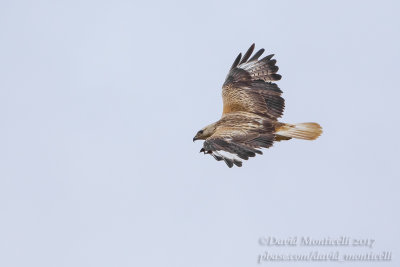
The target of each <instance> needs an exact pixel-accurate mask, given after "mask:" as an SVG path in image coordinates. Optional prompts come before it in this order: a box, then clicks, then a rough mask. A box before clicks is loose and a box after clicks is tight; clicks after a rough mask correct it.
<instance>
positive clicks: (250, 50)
mask: <svg viewBox="0 0 400 267" xmlns="http://www.w3.org/2000/svg"><path fill="white" fill-rule="evenodd" d="M254 46H255V44H252V45H251V46H250V48H249V49H248V50H247V52H246V54H244V56H243V58H242V60H241V61H240V63H239V65H240V64H242V63H244V62H246V61H247V60H248V59H249V57H250V56H251V54H252V53H253V51H254Z"/></svg>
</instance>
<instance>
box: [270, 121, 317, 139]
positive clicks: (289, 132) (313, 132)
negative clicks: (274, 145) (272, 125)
mask: <svg viewBox="0 0 400 267" xmlns="http://www.w3.org/2000/svg"><path fill="white" fill-rule="evenodd" d="M321 134H322V127H321V126H320V125H319V124H318V123H315V122H303V123H295V124H289V123H282V124H280V125H279V126H278V127H277V130H276V135H277V136H282V137H283V138H281V139H282V140H285V139H290V138H297V139H304V140H315V139H317V138H318V137H319V136H320V135H321ZM285 137H286V138H285Z"/></svg>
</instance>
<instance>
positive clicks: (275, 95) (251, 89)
mask: <svg viewBox="0 0 400 267" xmlns="http://www.w3.org/2000/svg"><path fill="white" fill-rule="evenodd" d="M253 51H254V44H253V45H252V46H251V47H250V48H249V49H248V51H247V52H246V53H245V54H244V56H243V57H242V55H241V54H239V55H238V57H237V58H236V59H235V61H234V63H233V65H232V67H231V69H230V71H229V73H228V76H227V77H226V80H225V82H224V84H223V86H222V98H223V112H222V117H221V119H220V120H219V121H217V122H215V123H212V124H210V125H208V126H206V127H204V128H203V129H202V130H200V131H198V133H197V134H196V136H195V137H194V138H193V140H199V139H202V140H205V141H204V144H203V148H202V149H201V150H200V152H204V153H205V154H210V155H212V156H213V157H214V158H215V159H216V160H218V161H224V162H225V163H226V164H227V165H228V166H229V167H232V166H233V165H236V166H238V167H241V166H242V160H247V159H248V158H249V157H254V156H255V155H256V154H262V151H261V150H260V149H261V148H269V147H271V146H272V145H273V143H274V141H281V140H289V139H291V138H298V139H306V140H314V139H316V138H318V136H320V135H321V133H322V128H321V127H320V126H319V124H317V123H298V124H286V123H281V122H278V121H277V119H278V118H280V117H281V116H282V114H283V110H284V108H285V100H284V99H283V98H282V97H281V94H282V91H281V90H280V89H279V87H278V86H277V85H276V84H275V83H273V82H274V81H278V80H280V79H281V75H279V74H277V71H278V69H279V68H278V66H276V65H275V64H276V60H275V59H272V57H273V56H274V55H268V56H266V57H264V58H262V59H260V60H259V58H260V56H261V55H262V54H263V52H264V49H261V50H259V51H258V52H257V53H255V54H254V56H252V57H251V54H252V53H253ZM250 57H251V58H250Z"/></svg>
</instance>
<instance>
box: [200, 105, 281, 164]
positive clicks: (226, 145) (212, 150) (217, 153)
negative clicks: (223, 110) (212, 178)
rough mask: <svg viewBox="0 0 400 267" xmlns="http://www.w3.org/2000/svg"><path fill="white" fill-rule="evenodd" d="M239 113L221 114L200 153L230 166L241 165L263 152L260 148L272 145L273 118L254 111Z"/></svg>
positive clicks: (273, 136)
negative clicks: (216, 125) (223, 115)
mask: <svg viewBox="0 0 400 267" xmlns="http://www.w3.org/2000/svg"><path fill="white" fill-rule="evenodd" d="M242 114H243V113H242V112H236V113H231V114H228V115H226V116H225V117H223V118H222V119H221V120H220V121H219V122H218V123H219V125H218V128H217V130H216V131H215V133H214V134H213V135H212V136H210V137H209V138H207V139H206V140H205V141H204V144H203V148H202V149H201V150H200V152H204V153H205V154H211V155H212V156H213V157H214V158H215V159H216V160H218V161H222V160H223V161H224V162H225V163H226V164H227V165H228V167H229V168H231V167H232V166H233V165H234V164H235V165H236V166H238V167H241V166H242V160H247V159H249V158H250V157H255V156H256V154H262V152H261V150H260V149H261V148H269V147H271V146H272V144H273V142H274V140H275V134H274V129H275V126H274V123H273V121H271V120H269V119H267V118H262V117H260V116H257V115H255V114H254V115H253V114H250V113H247V114H248V115H246V116H243V115H242Z"/></svg>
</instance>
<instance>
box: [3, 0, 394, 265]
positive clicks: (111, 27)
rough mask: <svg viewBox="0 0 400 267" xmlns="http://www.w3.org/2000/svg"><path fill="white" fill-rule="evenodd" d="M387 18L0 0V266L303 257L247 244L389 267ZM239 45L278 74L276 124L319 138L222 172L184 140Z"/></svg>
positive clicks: (319, 11)
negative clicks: (278, 243) (319, 130)
mask: <svg viewBox="0 0 400 267" xmlns="http://www.w3.org/2000/svg"><path fill="white" fill-rule="evenodd" d="M399 7H400V5H399V4H398V2H397V1H246V2H243V1H242V2H237V1H219V2H216V1H201V3H199V2H192V3H190V2H188V1H180V2H179V1H154V2H150V1H148V2H147V3H146V4H144V3H139V2H138V3H135V2H133V1H118V0H117V1H8V0H2V1H1V2H0V123H1V125H2V127H1V129H2V130H1V131H0V211H1V217H0V265H1V266H8V267H11V266H40V267H45V266H74V267H77V266H84V267H88V266H96V267H100V266H164V267H167V266H171V267H180V266H185V267H187V266H210V267H217V266H218V267H221V266H230V267H239V266H258V264H257V258H258V255H259V254H261V253H263V252H264V251H266V250H268V251H271V252H274V251H275V252H276V251H281V252H285V253H297V252H299V251H309V250H310V249H303V248H300V247H299V248H280V249H279V248H278V249H277V248H269V247H262V246H260V245H259V243H258V240H259V238H260V237H262V236H276V237H282V238H285V237H290V236H298V237H301V236H311V237H316V238H317V237H333V238H334V237H338V236H340V235H347V236H350V237H356V238H373V239H375V240H376V241H375V245H374V248H373V249H367V248H345V249H343V248H341V249H339V250H340V252H341V253H344V252H370V251H373V252H376V253H378V252H380V251H384V250H387V251H392V253H393V260H392V262H387V263H384V265H383V263H371V266H398V264H399V263H398V257H399V256H400V249H399V244H398V242H399V241H398V240H399V237H400V235H399V234H400V230H399V227H398V225H400V218H399V214H398V207H399V201H400V196H399V185H400V182H399V179H400V175H399V174H400V173H399V170H398V160H399V156H398V153H399V148H400V142H399V139H398V136H397V135H398V133H399V131H400V127H399V118H398V114H399V111H400V108H399V105H398V99H399V97H400V93H399V91H400V88H399V82H398V77H399V65H398V64H399V61H400V52H399V51H400V50H399V47H400V38H399V29H400V18H399V15H398V14H399V11H400V9H399ZM253 42H255V43H256V48H262V47H263V48H265V49H266V53H274V54H275V55H276V56H275V58H276V59H277V60H278V66H279V67H280V74H282V76H283V78H282V80H281V81H280V82H279V86H280V88H281V89H282V90H283V91H284V94H283V96H284V97H285V99H286V110H285V114H284V116H283V118H282V121H285V122H305V121H316V122H319V123H320V124H321V125H322V126H323V128H324V134H323V135H322V136H321V138H320V139H318V140H317V141H315V142H307V141H301V140H300V141H298V140H292V141H289V142H285V143H278V144H276V145H275V146H274V147H273V148H271V149H269V150H266V151H264V155H263V156H258V157H256V158H254V159H252V160H250V161H248V162H244V164H243V165H244V166H243V168H232V169H229V168H227V167H226V166H225V164H224V163H221V162H217V161H215V160H214V159H212V158H211V157H210V156H205V155H203V154H199V153H198V151H199V150H200V147H201V142H197V143H192V138H193V136H194V134H195V133H196V132H197V131H198V130H199V129H200V128H202V127H203V126H205V125H206V124H208V123H210V122H213V121H215V120H218V119H219V117H220V114H221V112H222V100H221V91H220V90H221V89H220V88H221V85H222V83H223V81H224V78H225V76H226V74H227V72H228V70H229V67H230V66H231V64H232V62H233V60H234V59H235V57H236V56H237V54H238V53H239V52H245V50H246V49H247V48H248V47H249V46H250V45H251V44H252V43H253ZM314 249H317V250H321V251H325V250H323V249H319V248H314ZM334 250H336V248H334ZM324 264H325V265H327V266H328V265H329V266H332V265H335V264H329V263H310V262H298V263H295V265H296V266H323V265H324ZM262 265H265V266H291V265H292V264H291V263H269V264H268V263H263V264H262ZM350 265H351V266H353V267H359V266H364V265H365V263H362V262H361V263H351V264H349V266H350Z"/></svg>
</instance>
